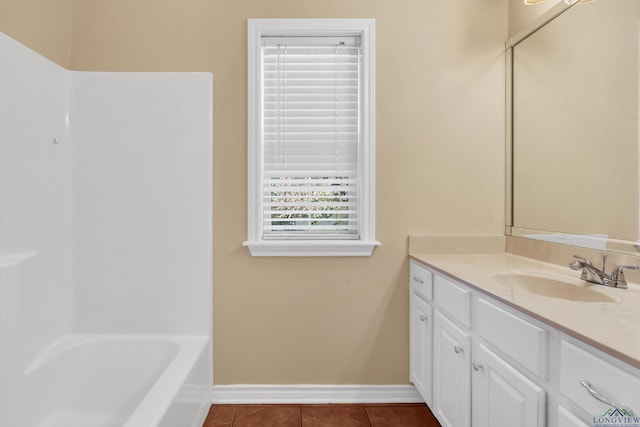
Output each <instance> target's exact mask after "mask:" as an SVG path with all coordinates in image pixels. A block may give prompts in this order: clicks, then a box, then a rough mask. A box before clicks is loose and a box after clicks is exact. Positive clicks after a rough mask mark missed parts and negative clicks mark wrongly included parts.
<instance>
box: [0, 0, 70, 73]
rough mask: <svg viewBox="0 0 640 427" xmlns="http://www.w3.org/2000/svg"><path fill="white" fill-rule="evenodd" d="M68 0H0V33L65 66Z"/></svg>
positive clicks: (66, 60) (67, 40)
mask: <svg viewBox="0 0 640 427" xmlns="http://www.w3.org/2000/svg"><path fill="white" fill-rule="evenodd" d="M70 3H71V0H0V32H3V33H5V34H6V35H8V36H9V37H11V38H13V39H15V40H18V41H19V42H20V43H22V44H24V45H27V46H29V47H30V48H31V49H33V50H35V51H36V52H38V53H40V54H41V55H44V56H46V57H47V58H49V59H50V60H52V61H54V62H56V63H58V64H60V65H62V66H63V67H68V66H69V60H70V41H71V40H70V33H69V30H70V22H69V6H70Z"/></svg>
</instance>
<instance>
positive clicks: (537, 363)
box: [475, 298, 547, 378]
mask: <svg viewBox="0 0 640 427" xmlns="http://www.w3.org/2000/svg"><path fill="white" fill-rule="evenodd" d="M475 324H477V330H478V333H479V334H480V336H481V337H482V338H484V339H485V340H487V342H489V343H491V344H493V345H494V346H495V347H496V348H498V349H499V350H500V351H502V352H503V353H504V354H506V355H507V356H509V357H511V358H512V359H513V360H515V361H516V362H518V363H520V364H521V365H522V366H524V367H525V368H527V369H528V370H530V371H531V372H533V373H534V374H536V375H537V376H539V377H541V378H545V377H546V358H545V354H546V353H547V331H546V330H544V329H543V328H541V327H538V326H536V325H534V324H532V323H530V322H528V321H526V320H524V319H522V318H521V317H517V316H515V315H513V314H511V313H509V312H508V311H507V310H505V309H503V308H501V307H499V306H497V305H496V304H493V303H491V302H489V301H487V300H485V299H483V298H480V299H478V307H477V311H476V322H475Z"/></svg>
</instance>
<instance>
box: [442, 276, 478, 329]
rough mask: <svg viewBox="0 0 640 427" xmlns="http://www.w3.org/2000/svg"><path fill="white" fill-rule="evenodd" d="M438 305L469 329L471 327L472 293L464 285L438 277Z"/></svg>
mask: <svg viewBox="0 0 640 427" xmlns="http://www.w3.org/2000/svg"><path fill="white" fill-rule="evenodd" d="M434 285H435V291H434V292H435V296H434V298H435V301H436V303H437V304H438V305H439V306H440V308H442V309H443V310H444V311H446V312H447V313H448V314H450V315H451V316H453V318H454V319H456V320H457V321H458V322H460V323H461V324H462V325H464V326H466V327H467V328H468V327H470V326H471V291H470V290H469V289H467V288H466V287H463V286H462V285H458V284H457V283H455V282H453V281H451V280H449V279H447V278H445V277H443V276H440V275H436V277H435V279H434Z"/></svg>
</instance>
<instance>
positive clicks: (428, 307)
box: [411, 260, 640, 427]
mask: <svg viewBox="0 0 640 427" xmlns="http://www.w3.org/2000/svg"><path fill="white" fill-rule="evenodd" d="M411 271H412V276H411V282H412V283H411V288H412V292H411V381H412V382H413V383H414V384H415V385H416V388H417V389H418V391H419V392H420V394H421V395H422V396H423V397H424V399H425V401H426V402H427V404H428V405H429V407H430V408H431V410H432V412H433V413H434V415H435V416H436V417H437V418H438V421H439V422H440V423H441V424H442V425H443V426H444V427H470V426H472V427H514V426H518V427H585V426H591V425H593V423H594V417H601V416H605V415H606V414H610V412H608V411H610V410H612V409H613V410H615V408H613V406H615V407H617V408H619V409H620V411H621V412H622V413H623V414H629V413H634V414H635V416H636V417H639V416H640V397H639V396H640V369H638V368H635V367H632V366H630V365H628V364H626V363H624V362H622V361H621V360H619V359H616V358H614V357H613V356H611V355H609V354H605V353H603V352H601V351H600V350H596V349H595V348H593V347H591V346H589V345H587V344H586V343H584V342H582V341H581V340H579V339H578V338H576V337H572V336H569V335H567V333H565V332H563V331H561V330H559V329H556V328H555V327H553V326H551V325H550V324H548V323H546V322H544V318H533V317H531V316H529V315H527V314H525V313H524V312H523V311H521V310H520V309H518V308H517V307H514V306H511V305H510V304H506V303H504V302H501V301H499V300H498V299H497V298H494V297H493V296H491V294H488V293H486V292H484V291H481V290H479V289H476V288H475V287H474V286H467V285H466V284H462V283H460V282H459V281H457V280H455V279H453V278H452V277H450V276H448V275H447V274H444V273H441V272H440V271H436V270H435V269H429V268H427V267H426V266H425V265H423V264H421V263H419V262H417V261H415V260H411ZM425 279H426V280H425ZM420 282H423V283H420ZM558 307H559V309H561V308H562V307H563V306H562V305H558ZM564 307H566V306H564ZM533 315H535V314H533ZM422 318H423V319H424V320H421V319H422ZM427 325H428V326H427ZM603 398H604V400H606V401H607V402H609V404H607V403H605V402H602V400H603ZM612 405H613V406H612ZM626 411H629V412H626ZM617 414H619V413H617ZM638 420H639V421H640V419H638ZM636 422H638V421H636Z"/></svg>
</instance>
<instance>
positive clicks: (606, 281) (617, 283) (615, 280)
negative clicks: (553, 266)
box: [569, 255, 640, 289]
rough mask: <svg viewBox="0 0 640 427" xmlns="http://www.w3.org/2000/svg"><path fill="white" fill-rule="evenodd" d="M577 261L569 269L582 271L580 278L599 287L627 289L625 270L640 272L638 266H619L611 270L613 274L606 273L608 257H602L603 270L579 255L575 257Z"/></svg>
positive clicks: (572, 262)
mask: <svg viewBox="0 0 640 427" xmlns="http://www.w3.org/2000/svg"><path fill="white" fill-rule="evenodd" d="M573 257H574V258H575V259H576V260H575V261H571V262H570V263H569V267H570V268H571V269H572V270H580V269H582V274H580V278H581V279H582V280H586V281H587V282H590V283H595V284H597V285H603V286H610V287H612V288H622V289H626V288H627V281H626V279H625V277H624V270H625V269H627V270H638V269H640V267H639V266H637V265H619V266H617V267H614V268H613V270H611V274H607V273H605V264H606V260H607V256H606V255H602V270H601V269H599V268H598V267H596V266H595V265H593V263H592V262H591V261H590V260H589V259H587V258H583V257H581V256H578V255H574V256H573Z"/></svg>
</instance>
